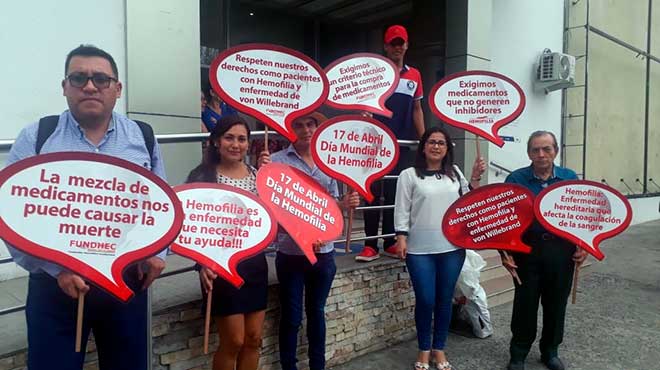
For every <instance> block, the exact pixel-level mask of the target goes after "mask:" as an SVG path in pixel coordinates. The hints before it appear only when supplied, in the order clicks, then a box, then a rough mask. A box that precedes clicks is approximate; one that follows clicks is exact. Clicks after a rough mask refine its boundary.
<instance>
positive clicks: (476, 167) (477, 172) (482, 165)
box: [470, 157, 486, 188]
mask: <svg viewBox="0 0 660 370" xmlns="http://www.w3.org/2000/svg"><path fill="white" fill-rule="evenodd" d="M484 172H486V161H485V160H484V159H483V157H478V158H476V159H475V160H474V164H473V165H472V176H470V184H471V185H472V187H473V188H476V186H474V184H473V183H476V185H479V181H481V175H483V173H484Z"/></svg>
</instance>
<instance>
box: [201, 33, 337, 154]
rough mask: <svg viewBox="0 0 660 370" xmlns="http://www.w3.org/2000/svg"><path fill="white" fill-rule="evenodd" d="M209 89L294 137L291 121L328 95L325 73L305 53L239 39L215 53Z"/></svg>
mask: <svg viewBox="0 0 660 370" xmlns="http://www.w3.org/2000/svg"><path fill="white" fill-rule="evenodd" d="M209 81H210V82H211V86H213V90H215V92H216V93H217V94H218V95H220V97H221V98H222V99H223V100H224V101H225V102H227V103H228V104H229V105H231V106H232V107H234V108H236V109H239V110H240V111H241V112H244V113H245V114H249V115H250V116H252V117H254V118H256V119H258V120H260V121H263V122H264V123H265V124H267V125H268V126H270V127H272V128H273V129H275V130H276V131H277V132H279V133H280V134H282V135H283V136H284V137H286V138H287V139H288V140H289V141H291V142H293V141H295V140H296V135H295V134H294V133H293V131H292V130H291V124H292V123H293V121H294V120H295V119H296V118H298V117H301V116H304V115H306V114H308V113H311V112H313V111H314V110H316V108H318V107H319V106H321V105H322V104H323V102H325V100H326V98H327V97H328V78H327V77H326V75H325V73H324V72H323V70H322V69H321V67H320V66H319V65H318V64H316V62H314V61H313V60H312V59H311V58H309V57H308V56H306V55H305V54H303V53H300V52H298V51H296V50H292V49H288V48H285V47H283V46H279V45H271V44H245V45H240V46H236V47H233V48H230V49H227V50H225V51H223V52H222V53H220V55H218V56H217V57H216V58H215V59H214V60H213V63H212V64H211V68H210V70H209Z"/></svg>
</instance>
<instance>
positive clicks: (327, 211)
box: [257, 163, 344, 264]
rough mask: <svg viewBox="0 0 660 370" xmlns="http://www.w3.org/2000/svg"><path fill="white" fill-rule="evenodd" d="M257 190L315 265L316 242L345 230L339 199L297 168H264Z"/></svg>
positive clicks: (280, 166)
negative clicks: (314, 247)
mask: <svg viewBox="0 0 660 370" xmlns="http://www.w3.org/2000/svg"><path fill="white" fill-rule="evenodd" d="M257 192H258V193H259V197H260V198H261V199H262V200H263V201H264V203H265V204H266V205H267V206H268V207H269V208H270V210H271V212H272V213H273V215H274V216H275V219H277V221H278V222H279V224H280V225H282V227H284V229H285V230H286V231H287V233H288V234H289V235H290V236H291V238H293V240H294V241H295V242H296V244H297V245H298V247H299V248H300V250H301V251H302V252H303V253H304V254H305V256H306V257H307V259H308V260H309V262H311V263H312V264H315V263H316V256H315V255H314V249H313V243H315V242H317V241H321V242H330V241H332V240H334V239H335V238H337V237H338V236H339V235H341V233H342V230H343V229H344V218H343V216H342V213H341V209H339V206H338V205H337V201H336V200H335V199H334V198H333V197H332V196H330V194H328V193H327V192H326V190H325V189H323V188H322V187H321V185H319V183H318V182H316V180H314V179H313V178H312V177H310V176H308V175H306V174H305V173H303V172H302V171H300V170H298V169H296V168H293V167H291V166H287V165H285V164H282V163H270V164H267V165H265V166H263V167H261V168H260V169H259V172H257Z"/></svg>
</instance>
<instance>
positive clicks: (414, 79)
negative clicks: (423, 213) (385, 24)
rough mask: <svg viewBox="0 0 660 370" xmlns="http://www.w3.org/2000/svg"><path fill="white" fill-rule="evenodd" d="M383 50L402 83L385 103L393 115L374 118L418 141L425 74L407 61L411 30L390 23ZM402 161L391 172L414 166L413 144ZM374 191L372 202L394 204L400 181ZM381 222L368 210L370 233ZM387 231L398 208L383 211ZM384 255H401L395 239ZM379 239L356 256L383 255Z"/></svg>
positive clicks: (390, 240) (385, 247) (367, 243)
mask: <svg viewBox="0 0 660 370" xmlns="http://www.w3.org/2000/svg"><path fill="white" fill-rule="evenodd" d="M383 41H384V44H383V49H385V55H386V56H387V58H389V59H390V60H391V61H392V62H394V64H395V65H396V67H397V69H398V70H399V85H398V86H397V88H396V90H395V91H394V94H392V96H390V98H389V99H387V101H386V102H385V106H386V107H387V109H389V110H391V111H392V113H393V115H392V117H391V118H388V117H384V116H379V115H374V118H376V119H377V120H379V121H381V122H383V123H384V124H385V125H387V127H389V128H390V129H391V130H392V132H393V133H394V135H395V136H396V137H397V139H399V140H417V139H419V138H420V137H421V136H422V134H423V133H424V129H425V128H424V112H423V111H422V98H423V95H424V94H423V91H422V76H421V75H420V73H419V71H418V70H417V69H416V68H413V67H410V66H408V65H406V64H404V63H403V59H404V57H405V55H406V51H407V50H408V31H406V29H405V27H403V26H400V25H394V26H390V27H389V28H388V29H387V31H385V37H384V40H383ZM400 149H401V151H400V155H399V162H398V163H397V166H396V167H395V168H394V170H392V172H390V175H397V174H399V173H400V172H401V170H404V169H405V168H407V167H410V166H411V165H412V161H413V158H412V156H413V154H414V153H413V152H412V151H411V150H410V147H408V146H405V145H402V146H401V147H400ZM371 191H372V193H373V194H374V196H375V200H374V202H373V203H372V204H371V205H379V203H380V198H381V194H382V196H383V197H384V198H385V200H384V204H386V205H392V204H394V195H395V193H396V181H393V180H383V182H382V184H381V182H376V183H375V184H374V185H372V188H371ZM379 222H380V211H379V210H365V211H364V230H365V234H366V235H367V236H374V235H378V224H379ZM382 230H383V234H384V235H385V234H393V233H394V210H393V209H385V210H383V229H382ZM383 254H384V255H386V256H390V257H394V258H398V257H397V253H396V245H395V240H394V238H392V237H390V238H385V239H384V241H383ZM379 257H380V255H379V254H378V239H370V240H367V241H365V243H364V249H363V250H362V252H360V254H358V255H357V256H356V257H355V259H356V260H357V261H361V262H369V261H373V260H375V259H377V258H379Z"/></svg>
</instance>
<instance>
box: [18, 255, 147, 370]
mask: <svg viewBox="0 0 660 370" xmlns="http://www.w3.org/2000/svg"><path fill="white" fill-rule="evenodd" d="M124 281H126V283H127V284H128V286H129V287H130V288H131V289H133V291H134V292H135V296H134V297H133V298H131V300H130V301H128V302H126V303H123V302H121V301H119V300H117V299H116V298H114V297H113V296H111V295H110V294H108V293H106V292H105V291H102V290H101V289H99V288H97V287H96V286H91V287H90V290H89V292H88V293H87V294H86V296H85V309H84V316H83V328H82V342H81V344H82V348H81V352H75V350H74V349H75V348H74V347H75V338H76V319H77V309H78V300H77V299H73V298H71V297H69V296H68V295H66V294H65V293H64V292H63V291H62V289H61V288H60V287H59V286H58V285H57V280H56V279H54V278H52V277H51V276H50V275H47V274H45V273H37V274H30V280H29V283H28V284H29V285H28V297H27V303H26V307H25V316H26V319H27V334H28V368H29V369H30V370H80V369H82V368H83V362H84V360H85V347H86V345H87V339H88V338H89V333H90V332H91V331H93V332H94V339H95V340H96V346H97V348H98V360H99V368H100V369H107V370H119V369H131V370H146V369H147V365H148V358H149V357H148V351H149V348H148V341H147V335H148V333H149V331H148V330H147V321H148V320H147V305H148V298H147V291H146V290H141V285H142V282H141V281H138V280H137V270H136V269H135V268H133V267H129V268H128V269H127V272H125V273H124Z"/></svg>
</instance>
